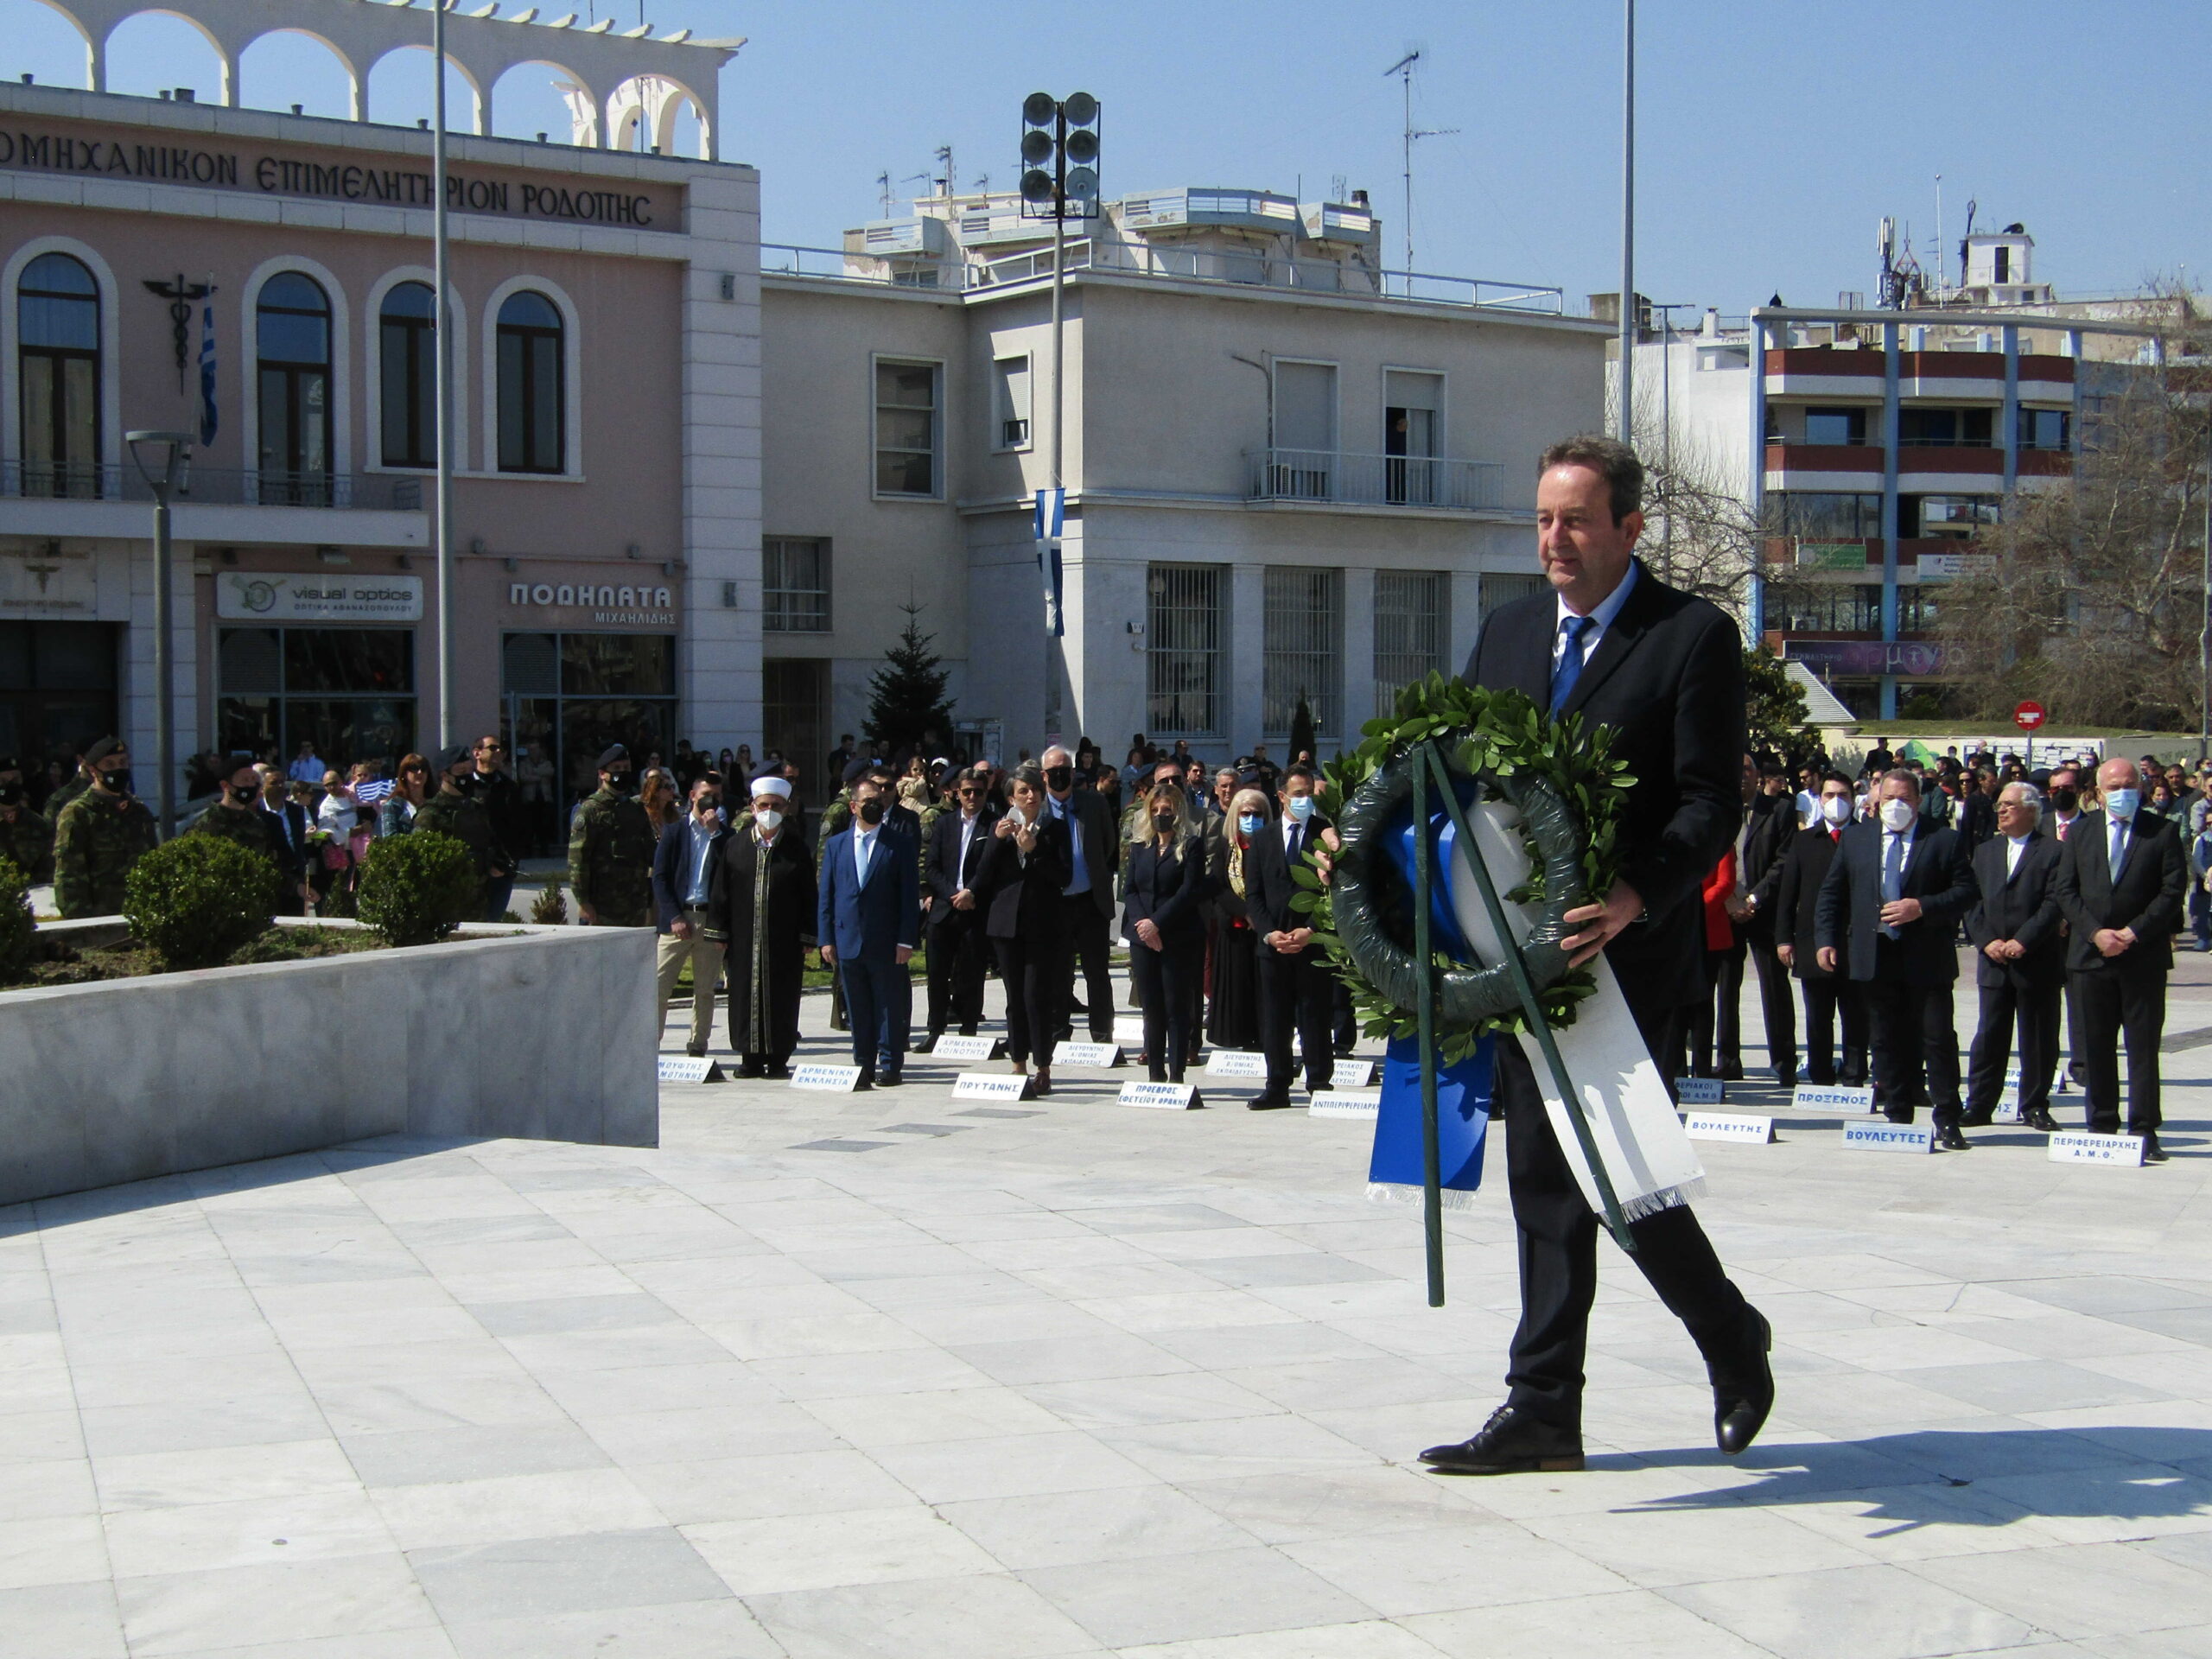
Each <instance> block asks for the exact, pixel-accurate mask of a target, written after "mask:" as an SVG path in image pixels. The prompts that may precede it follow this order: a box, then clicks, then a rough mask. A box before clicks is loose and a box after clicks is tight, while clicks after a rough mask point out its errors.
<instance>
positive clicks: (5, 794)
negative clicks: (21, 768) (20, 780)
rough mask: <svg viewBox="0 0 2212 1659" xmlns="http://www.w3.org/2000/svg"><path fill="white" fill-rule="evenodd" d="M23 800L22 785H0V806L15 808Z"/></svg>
mask: <svg viewBox="0 0 2212 1659" xmlns="http://www.w3.org/2000/svg"><path fill="white" fill-rule="evenodd" d="M22 798H23V786H22V785H21V784H0V806H13V805H15V804H16V803H17V802H19V801H21V800H22Z"/></svg>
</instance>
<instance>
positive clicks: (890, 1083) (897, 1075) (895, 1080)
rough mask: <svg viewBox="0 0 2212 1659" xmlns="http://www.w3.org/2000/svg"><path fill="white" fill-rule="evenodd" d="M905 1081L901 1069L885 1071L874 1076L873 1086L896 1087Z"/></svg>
mask: <svg viewBox="0 0 2212 1659" xmlns="http://www.w3.org/2000/svg"><path fill="white" fill-rule="evenodd" d="M904 1082H906V1073H904V1072H903V1071H885V1072H882V1073H880V1075H879V1076H878V1077H876V1080H875V1086H876V1087H877V1088H879V1089H896V1088H897V1087H898V1086H899V1084H902V1083H904Z"/></svg>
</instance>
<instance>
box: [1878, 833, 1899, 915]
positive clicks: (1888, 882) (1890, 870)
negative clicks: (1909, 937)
mask: <svg viewBox="0 0 2212 1659" xmlns="http://www.w3.org/2000/svg"><path fill="white" fill-rule="evenodd" d="M1889 842H1890V845H1889V850H1888V851H1886V852H1885V853H1884V854H1883V855H1882V902H1883V903H1884V904H1885V905H1886V904H1893V903H1895V902H1896V901H1897V899H1902V898H1904V836H1898V835H1892V836H1890V837H1889ZM1882 931H1883V932H1884V933H1885V935H1887V936H1888V937H1889V938H1892V939H1894V938H1900V937H1902V935H1901V931H1900V930H1899V929H1897V928H1896V927H1893V926H1886V925H1885V927H1884V928H1883V929H1882Z"/></svg>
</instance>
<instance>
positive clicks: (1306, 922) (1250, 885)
mask: <svg viewBox="0 0 2212 1659" xmlns="http://www.w3.org/2000/svg"><path fill="white" fill-rule="evenodd" d="M1328 827H1329V821H1328V819H1326V818H1325V817H1322V816H1321V815H1320V814H1319V812H1316V813H1315V814H1314V815H1313V817H1310V818H1308V819H1306V837H1305V839H1304V840H1303V841H1302V842H1300V847H1301V848H1304V849H1308V850H1310V849H1313V848H1315V847H1319V845H1320V844H1321V832H1322V831H1323V830H1324V829H1327V828H1328ZM1300 862H1301V863H1302V862H1304V857H1303V855H1302V854H1301V855H1300ZM1299 890H1300V889H1299V887H1298V884H1297V883H1296V882H1295V881H1294V880H1291V876H1290V860H1289V857H1288V855H1287V854H1286V853H1285V852H1284V851H1283V845H1282V817H1281V814H1280V813H1277V814H1274V815H1273V816H1271V817H1269V818H1268V821H1267V823H1266V824H1265V825H1264V826H1263V827H1262V829H1261V830H1260V833H1259V834H1258V835H1256V836H1253V837H1252V845H1251V846H1250V848H1249V849H1247V850H1246V852H1245V854H1244V897H1245V901H1246V909H1247V912H1248V913H1249V916H1250V918H1251V921H1252V928H1253V931H1255V932H1256V933H1257V934H1258V935H1259V936H1260V937H1261V938H1263V939H1264V938H1267V937H1268V934H1270V933H1287V932H1288V931H1290V930H1291V929H1293V928H1294V927H1311V926H1313V916H1312V915H1311V914H1310V913H1302V912H1298V911H1295V910H1293V909H1292V908H1291V907H1290V901H1291V898H1292V896H1293V895H1294V894H1295V893H1298V892H1299ZM1315 948H1318V947H1313V946H1309V947H1308V949H1315Z"/></svg>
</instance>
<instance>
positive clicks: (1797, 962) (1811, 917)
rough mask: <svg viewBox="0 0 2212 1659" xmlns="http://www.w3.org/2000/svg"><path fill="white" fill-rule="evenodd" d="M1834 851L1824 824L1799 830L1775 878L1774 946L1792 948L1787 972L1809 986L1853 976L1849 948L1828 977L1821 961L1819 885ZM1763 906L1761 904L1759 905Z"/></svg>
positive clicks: (1841, 953) (1843, 948) (1844, 946)
mask: <svg viewBox="0 0 2212 1659" xmlns="http://www.w3.org/2000/svg"><path fill="white" fill-rule="evenodd" d="M1835 849H1836V843H1835V842H1834V841H1832V840H1831V839H1830V838H1829V836H1828V827H1827V824H1825V823H1816V824H1815V825H1814V826H1813V827H1812V828H1811V829H1800V830H1799V831H1798V832H1797V834H1796V836H1795V837H1794V838H1793V839H1792V840H1791V842H1790V843H1789V852H1787V853H1786V854H1784V855H1783V860H1782V868H1781V870H1780V872H1779V873H1778V874H1777V875H1776V877H1775V884H1774V904H1773V909H1774V942H1775V943H1776V944H1787V945H1789V947H1790V950H1791V952H1792V961H1791V964H1790V971H1791V972H1792V973H1794V974H1796V976H1797V977H1798V978H1800V979H1802V980H1803V981H1805V982H1807V983H1808V984H1812V985H1825V984H1827V983H1828V982H1829V981H1831V980H1835V979H1848V978H1850V977H1851V951H1850V949H1849V947H1848V946H1847V945H1843V946H1839V947H1838V949H1839V950H1840V955H1841V960H1840V962H1839V963H1837V968H1838V969H1839V971H1837V972H1835V973H1833V974H1831V973H1829V972H1828V971H1827V969H1825V968H1822V967H1821V963H1820V906H1821V883H1822V882H1824V881H1826V880H1827V877H1828V866H1829V865H1830V864H1832V863H1834V861H1835ZM1765 902H1766V901H1765V900H1764V899H1762V900H1761V901H1760V903H1761V904H1762V905H1764V903H1765Z"/></svg>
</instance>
